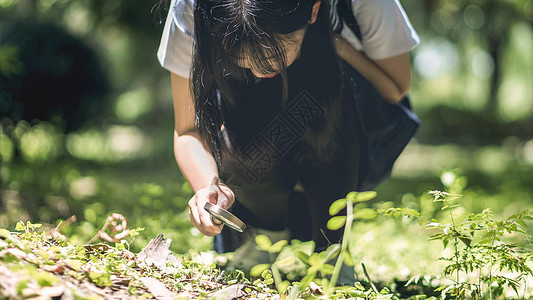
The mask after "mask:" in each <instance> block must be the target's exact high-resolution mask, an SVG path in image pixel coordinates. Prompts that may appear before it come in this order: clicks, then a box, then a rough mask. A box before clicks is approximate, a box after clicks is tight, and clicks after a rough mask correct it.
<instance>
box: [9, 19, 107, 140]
mask: <svg viewBox="0 0 533 300" xmlns="http://www.w3.org/2000/svg"><path fill="white" fill-rule="evenodd" d="M0 45H2V48H1V49H2V50H1V51H0V53H3V54H4V55H3V56H2V55H0V60H1V61H4V62H8V63H4V64H2V65H4V67H3V68H2V69H0V71H2V72H0V98H1V100H2V105H1V106H0V113H1V114H2V115H4V116H7V117H9V118H11V119H12V120H14V121H18V120H27V121H32V120H33V119H39V120H55V121H57V120H58V117H60V118H61V119H62V120H64V121H65V129H67V130H74V129H77V128H79V127H80V126H81V125H82V124H83V122H84V121H86V120H88V119H89V118H90V117H94V116H96V115H97V114H98V113H99V112H100V111H101V109H102V107H103V106H106V98H105V96H106V93H107V91H108V83H107V79H106V75H105V73H104V72H103V70H102V68H101V67H100V62H99V60H98V58H97V57H96V56H95V54H94V52H93V51H92V50H91V49H89V47H88V46H87V45H86V44H85V43H84V42H82V41H81V40H79V39H77V38H75V37H73V36H72V35H70V34H69V33H67V32H66V31H65V30H63V29H61V28H60V27H57V26H55V25H52V24H47V23H43V22H39V21H37V20H32V21H28V20H27V19H21V18H16V17H15V18H8V19H4V20H2V21H1V27H0ZM60 125H62V124H60Z"/></svg>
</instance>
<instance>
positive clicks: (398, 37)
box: [157, 0, 420, 78]
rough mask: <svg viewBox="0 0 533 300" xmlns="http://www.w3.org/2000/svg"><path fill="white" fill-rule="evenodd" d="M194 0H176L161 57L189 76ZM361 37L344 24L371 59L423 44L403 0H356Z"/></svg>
mask: <svg viewBox="0 0 533 300" xmlns="http://www.w3.org/2000/svg"><path fill="white" fill-rule="evenodd" d="M193 1H194V0H172V3H171V4H170V9H169V12H168V16H167V19H166V22H165V27H164V29H163V36H162V38H161V44H160V45H159V50H158V51H157V58H158V60H159V63H160V64H161V66H162V67H163V68H165V69H167V70H169V71H171V72H173V73H176V74H177V75H180V76H182V77H185V78H189V75H190V71H191V66H192V49H193V36H194V34H193V29H194V17H193V5H194V2H193ZM352 9H353V13H354V16H355V19H356V20H357V23H358V24H359V28H360V31H361V40H362V41H359V40H358V39H357V37H355V36H354V34H353V33H352V32H351V30H350V29H349V28H348V26H344V28H343V30H342V32H341V35H342V36H343V37H344V38H345V39H346V40H347V41H348V42H349V43H350V44H351V45H352V46H354V47H355V48H356V49H358V50H360V51H363V52H364V53H365V54H366V55H367V56H368V57H369V58H371V59H383V58H388V57H392V56H395V55H398V54H401V53H406V52H408V51H409V50H411V49H412V48H413V47H414V46H416V45H417V44H418V43H420V39H419V37H418V35H417V33H416V31H415V30H414V29H413V26H412V25H411V23H410V22H409V19H408V17H407V15H406V14H405V11H404V10H403V8H402V6H401V4H400V2H399V0H352Z"/></svg>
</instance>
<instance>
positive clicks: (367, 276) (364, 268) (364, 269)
mask: <svg viewBox="0 0 533 300" xmlns="http://www.w3.org/2000/svg"><path fill="white" fill-rule="evenodd" d="M361 266H362V267H363V273H364V274H365V277H366V279H368V283H370V287H372V289H373V290H374V292H376V294H379V292H378V289H377V288H376V286H375V285H374V283H373V282H372V279H370V275H368V272H367V271H366V267H365V264H364V263H361Z"/></svg>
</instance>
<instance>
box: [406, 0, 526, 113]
mask: <svg viewBox="0 0 533 300" xmlns="http://www.w3.org/2000/svg"><path fill="white" fill-rule="evenodd" d="M416 2H418V4H416V3H411V4H408V5H407V8H410V9H412V10H416V11H420V8H422V10H423V12H422V13H416V12H415V13H414V14H413V15H416V16H419V17H421V18H420V19H419V20H417V19H413V21H414V23H418V24H419V26H417V27H418V28H423V31H427V30H429V32H426V33H427V34H429V35H440V36H444V37H445V38H447V39H448V40H450V41H452V43H454V44H455V45H458V46H459V47H461V48H462V49H463V50H465V51H466V49H467V48H468V47H471V45H472V42H474V43H479V45H480V46H481V47H483V48H484V50H485V51H486V52H487V53H488V54H489V55H490V57H491V58H492V60H493V69H492V73H491V74H489V79H490V80H489V89H490V90H489V93H488V98H487V101H486V103H485V107H484V109H483V110H482V115H484V116H486V117H488V118H498V116H499V114H498V107H499V106H498V93H499V92H498V90H499V88H500V84H501V82H502V74H503V72H502V71H503V68H504V65H503V63H504V59H503V53H504V50H505V49H506V48H507V47H508V46H509V42H510V40H509V37H510V35H511V34H510V33H511V30H512V29H513V28H514V27H515V26H516V25H518V24H523V23H528V24H529V26H533V4H532V1H530V0H419V1H416ZM420 2H422V3H420ZM417 6H418V7H417ZM463 59H468V58H467V56H466V55H465V56H463ZM464 65H469V62H466V61H465V63H464Z"/></svg>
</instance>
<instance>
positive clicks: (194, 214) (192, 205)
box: [189, 195, 201, 227]
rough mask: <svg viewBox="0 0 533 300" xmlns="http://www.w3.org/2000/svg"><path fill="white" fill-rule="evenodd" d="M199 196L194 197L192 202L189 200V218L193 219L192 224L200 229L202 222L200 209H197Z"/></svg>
mask: <svg viewBox="0 0 533 300" xmlns="http://www.w3.org/2000/svg"><path fill="white" fill-rule="evenodd" d="M197 201H198V199H197V196H196V195H194V196H193V197H192V198H191V200H189V217H190V219H191V223H192V224H193V225H194V226H196V227H198V226H200V224H201V221H200V215H199V213H198V207H197Z"/></svg>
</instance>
